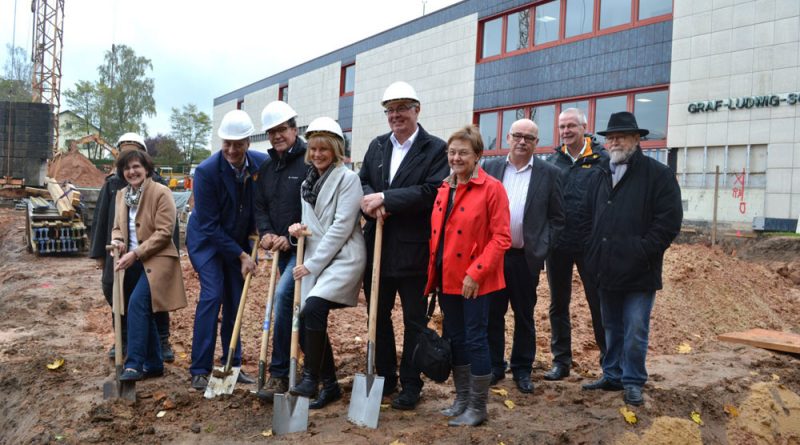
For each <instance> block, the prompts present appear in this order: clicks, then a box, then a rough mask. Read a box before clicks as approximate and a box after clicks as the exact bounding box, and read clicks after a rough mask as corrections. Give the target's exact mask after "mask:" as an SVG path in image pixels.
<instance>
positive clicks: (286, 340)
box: [264, 252, 297, 378]
mask: <svg viewBox="0 0 800 445" xmlns="http://www.w3.org/2000/svg"><path fill="white" fill-rule="evenodd" d="M296 261H297V254H296V253H295V252H281V256H280V259H279V260H278V270H280V272H281V277H280V279H279V280H278V284H277V285H276V286H275V297H274V299H275V302H274V309H273V313H274V315H275V325H274V326H273V327H272V360H271V361H270V364H269V374H270V375H271V376H272V377H282V378H286V377H289V353H290V352H291V351H290V347H291V340H292V303H293V302H294V278H293V277H292V269H294V265H295V262H296ZM265 315H266V314H265ZM268 327H269V320H267V318H266V316H265V317H264V328H265V329H266V328H268Z"/></svg>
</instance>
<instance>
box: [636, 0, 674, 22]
mask: <svg viewBox="0 0 800 445" xmlns="http://www.w3.org/2000/svg"><path fill="white" fill-rule="evenodd" d="M671 12H672V2H671V1H668V0H667V1H665V0H639V20H645V19H649V18H651V17H657V16H660V15H664V14H669V13H671Z"/></svg>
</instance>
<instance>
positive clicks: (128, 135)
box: [117, 133, 147, 151]
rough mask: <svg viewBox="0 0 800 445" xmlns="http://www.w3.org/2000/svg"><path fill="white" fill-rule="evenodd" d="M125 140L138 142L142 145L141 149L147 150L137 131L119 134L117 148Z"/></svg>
mask: <svg viewBox="0 0 800 445" xmlns="http://www.w3.org/2000/svg"><path fill="white" fill-rule="evenodd" d="M125 142H129V143H130V142H132V143H134V144H139V146H140V147H142V150H144V151H147V144H145V143H144V138H143V137H142V136H141V135H140V134H138V133H125V134H123V135H122V136H120V137H119V140H117V148H119V147H120V146H121V145H122V144H123V143H125Z"/></svg>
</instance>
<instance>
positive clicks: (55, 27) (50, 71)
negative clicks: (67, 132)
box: [31, 0, 64, 153]
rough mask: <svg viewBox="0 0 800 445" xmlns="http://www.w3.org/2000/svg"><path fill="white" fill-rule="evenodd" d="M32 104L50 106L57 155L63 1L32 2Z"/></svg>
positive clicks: (62, 40)
mask: <svg viewBox="0 0 800 445" xmlns="http://www.w3.org/2000/svg"><path fill="white" fill-rule="evenodd" d="M31 12H32V13H33V16H34V20H33V44H32V46H31V51H32V53H33V78H32V79H31V89H32V90H33V101H34V102H38V103H46V104H49V105H51V106H52V109H53V110H52V111H53V140H52V147H53V153H56V152H58V113H59V111H60V109H61V51H62V47H63V46H64V38H63V37H64V28H63V27H64V0H33V2H32V3H31Z"/></svg>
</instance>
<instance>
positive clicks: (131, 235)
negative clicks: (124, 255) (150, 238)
mask: <svg viewBox="0 0 800 445" xmlns="http://www.w3.org/2000/svg"><path fill="white" fill-rule="evenodd" d="M138 210H139V206H130V207H129V208H128V251H133V250H134V249H136V248H137V247H139V239H138V238H136V212H137V211H138Z"/></svg>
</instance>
